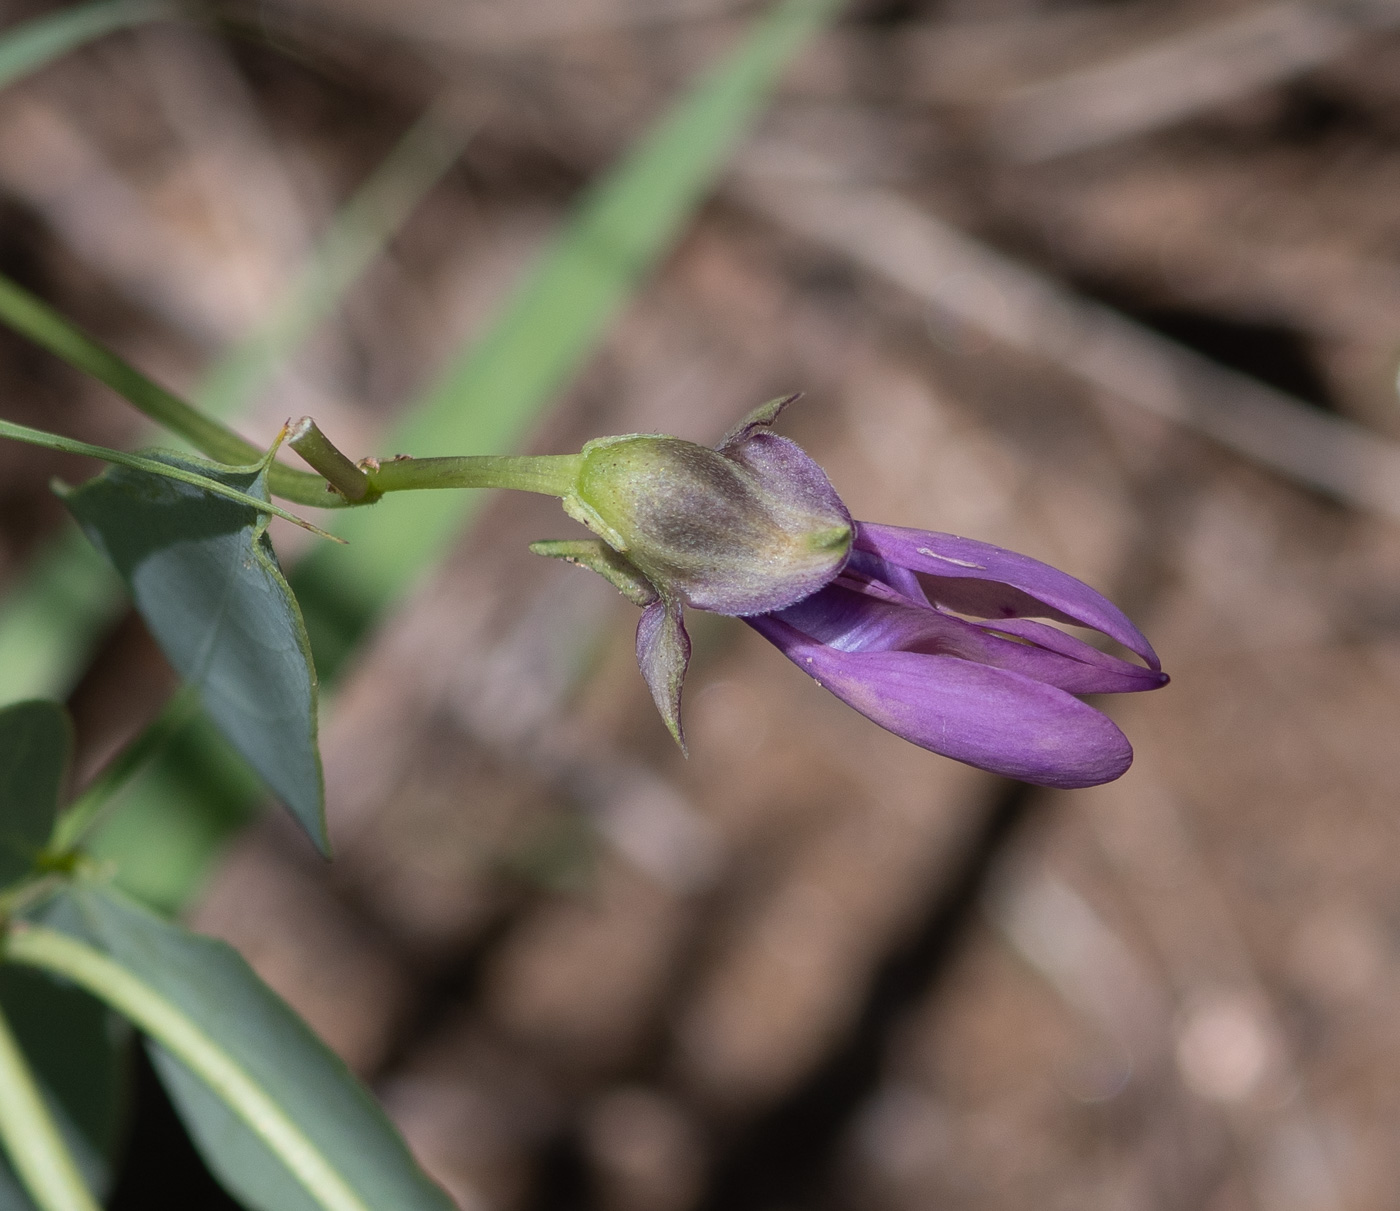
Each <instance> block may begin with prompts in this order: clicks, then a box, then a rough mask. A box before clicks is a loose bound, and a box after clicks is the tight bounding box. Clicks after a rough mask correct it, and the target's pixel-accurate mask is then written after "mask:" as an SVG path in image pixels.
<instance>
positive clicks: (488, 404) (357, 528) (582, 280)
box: [298, 0, 839, 617]
mask: <svg viewBox="0 0 1400 1211" xmlns="http://www.w3.org/2000/svg"><path fill="white" fill-rule="evenodd" d="M838 3H839V0H781V2H780V3H778V4H776V5H775V6H774V7H773V8H772V9H770V10H769V12H768V13H767V14H766V15H765V16H764V17H762V18H760V20H759V21H758V23H757V24H756V26H755V27H754V28H753V29H752V30H751V31H750V33H749V34H748V36H747V37H746V38H745V39H744V41H743V42H741V43H740V45H739V46H738V47H737V48H736V49H735V50H734V51H733V52H732V53H731V54H730V55H729V56H728V57H727V58H726V59H724V60H723V61H722V62H721V63H720V64H719V65H718V67H716V68H715V69H714V70H713V71H711V72H709V73H708V74H707V75H705V76H704V77H702V78H701V80H700V81H699V82H698V83H697V84H696V85H695V86H694V87H692V88H691V89H690V91H689V92H688V93H687V94H686V95H685V96H683V97H682V98H681V99H680V101H679V102H678V103H677V104H676V105H675V107H674V108H672V109H671V110H670V112H669V113H667V114H666V115H664V116H663V117H662V119H661V120H660V121H659V122H658V123H657V124H656V126H655V127H654V128H653V129H652V130H651V131H650V133H648V134H647V135H646V136H645V137H644V138H643V139H642V140H641V141H640V142H639V143H638V144H637V145H636V146H635V147H634V148H633V149H632V150H631V151H630V152H629V153H628V155H627V156H626V157H625V158H624V159H623V161H622V162H621V163H620V164H619V165H618V166H617V167H616V168H615V169H613V170H612V172H611V173H609V174H608V175H607V176H606V177H604V178H603V179H602V180H601V181H600V182H598V183H597V184H596V185H595V186H594V187H593V188H592V189H590V190H589V191H588V193H587V194H586V195H585V197H584V198H583V200H582V202H581V203H580V205H579V208H578V209H577V211H576V212H575V214H574V216H573V218H572V219H570V220H569V222H568V223H567V224H566V225H565V226H564V228H563V230H562V231H560V233H559V234H558V236H557V237H556V238H555V239H554V241H553V242H552V243H551V244H550V246H549V247H548V248H547V249H546V251H545V253H544V255H543V256H542V258H541V259H540V261H539V263H538V264H537V265H536V267H535V269H534V271H533V272H532V273H531V274H530V275H529V276H528V278H527V279H526V280H525V281H524V282H523V283H522V284H521V286H520V288H519V289H518V290H517V292H516V293H515V295H514V297H513V298H511V300H510V301H509V302H508V304H507V305H506V307H505V310H504V311H503V312H502V313H501V315H500V316H499V318H498V319H497V320H496V322H495V324H494V325H493V326H492V327H491V328H490V330H489V331H488V332H487V333H486V334H485V336H484V337H483V338H482V339H481V340H480V341H478V342H477V343H476V344H474V345H473V346H472V347H471V348H469V349H468V350H467V351H465V352H464V353H463V354H462V355H461V356H460V357H459V358H458V359H457V360H456V361H454V362H453V363H452V364H451V365H450V366H449V367H448V368H447V370H446V372H445V373H444V374H443V375H442V376H441V378H440V379H439V380H438V382H437V383H436V385H435V386H434V387H433V388H432V389H431V390H430V391H429V392H428V393H427V394H426V396H425V397H424V398H423V399H422V400H421V401H420V402H419V404H418V405H417V406H416V407H415V408H413V409H412V410H411V412H410V413H409V416H408V419H407V420H406V421H405V422H404V423H403V424H402V425H400V426H399V427H398V428H397V429H396V430H395V431H394V433H393V434H392V435H391V436H390V438H389V439H388V441H387V442H386V443H385V446H384V449H385V450H386V451H390V450H392V451H394V452H400V451H401V452H403V453H406V454H414V455H427V454H504V453H508V452H510V451H511V450H513V449H514V448H515V447H516V446H517V445H518V444H519V443H520V441H521V440H523V438H524V436H525V434H526V432H527V431H528V430H529V428H530V426H531V425H532V424H533V423H534V421H535V419H536V418H537V417H538V416H539V415H540V413H541V411H542V409H543V408H544V406H545V405H546V404H547V403H548V402H549V401H550V400H551V399H552V398H553V396H554V395H555V393H556V392H558V391H559V390H560V389H561V388H562V387H563V386H564V385H565V384H566V383H567V382H568V381H569V380H570V379H571V378H572V377H573V376H574V375H575V374H576V373H577V372H578V371H579V370H580V369H581V368H582V366H583V364H584V362H585V361H586V360H587V359H588V357H589V356H590V355H591V354H592V353H593V351H594V350H595V349H596V348H597V347H598V345H599V343H600V341H601V340H602V337H603V336H604V334H605V333H606V332H607V330H608V329H609V327H610V326H611V324H612V322H613V319H614V318H615V317H616V315H617V313H618V312H619V311H620V310H621V308H622V307H623V305H624V304H625V303H626V302H627V301H628V299H630V298H631V297H632V295H633V293H634V292H635V291H636V289H637V287H638V286H639V285H640V284H641V282H642V280H643V279H644V278H645V277H646V276H647V275H648V274H649V273H650V272H651V271H652V270H653V269H654V268H655V267H656V266H657V264H658V263H659V262H660V261H661V259H662V258H663V257H664V256H665V254H666V253H667V252H668V251H669V250H670V248H671V247H672V245H673V244H674V242H675V240H676V238H677V236H678V235H679V233H680V231H681V230H682V229H683V228H684V226H685V224H686V223H687V222H688V221H689V219H690V218H691V216H692V215H693V214H694V212H695V210H696V208H697V207H698V206H699V204H700V203H701V202H702V201H703V200H704V198H705V197H706V195H707V194H708V193H709V192H710V190H711V189H712V188H713V187H714V185H715V182H716V180H717V179H718V177H719V174H720V172H721V171H722V169H723V168H724V165H725V164H726V162H727V161H728V159H729V157H730V156H731V154H732V153H733V151H734V150H735V148H736V146H737V144H738V142H739V139H740V137H741V136H742V135H743V134H744V132H745V131H746V130H747V129H748V127H749V125H750V124H751V123H752V121H753V120H754V119H755V118H756V117H757V115H758V114H759V112H760V111H761V110H762V109H763V107H764V105H765V104H766V103H767V101H768V98H769V96H770V95H771V93H772V90H773V88H774V86H775V85H776V84H777V82H778V78H779V76H780V75H781V73H782V71H783V69H784V68H785V67H786V66H787V64H788V63H789V62H790V61H791V59H792V57H793V55H794V54H795V53H796V52H797V51H798V50H799V49H800V48H801V47H802V46H803V45H804V44H805V42H806V41H807V39H808V37H809V36H811V35H812V34H813V33H815V32H816V31H817V30H818V29H820V28H821V27H822V25H823V24H824V23H825V22H826V21H827V19H829V18H830V16H831V15H832V14H833V13H834V12H835V10H836V8H837V7H838ZM478 502H479V494H478V493H433V492H415V493H405V494H403V495H402V496H401V497H399V498H398V499H395V500H393V501H389V502H386V503H385V504H381V505H380V506H379V507H377V508H375V509H373V510H363V511H360V512H359V513H357V514H356V515H354V516H352V515H350V514H346V515H344V516H343V517H342V518H340V519H338V524H337V527H336V528H337V530H338V532H340V533H343V534H344V535H345V536H346V537H348V538H350V539H351V540H352V544H353V545H352V547H351V548H349V549H348V550H347V552H346V553H345V554H346V557H345V558H338V559H337V558H328V557H327V555H326V554H325V553H322V552H318V553H317V554H316V555H315V556H314V557H313V560H312V561H311V563H310V565H309V566H308V567H307V568H306V569H305V570H304V572H303V573H302V574H301V575H300V576H299V577H298V584H303V583H307V582H308V581H310V580H311V579H313V578H315V577H324V578H325V579H326V580H327V581H328V585H327V587H328V588H329V589H331V591H333V593H334V594H335V595H336V596H337V597H338V598H340V599H341V601H342V603H343V604H346V605H350V604H353V606H354V607H356V612H357V613H359V614H360V615H361V616H362V617H368V616H370V615H372V614H373V613H374V612H375V611H376V610H378V609H379V608H380V607H382V606H383V605H384V604H385V603H386V602H387V601H389V600H391V599H392V598H393V597H394V596H395V595H396V594H397V593H398V592H400V591H401V590H402V589H403V588H404V587H405V584H406V582H408V581H410V580H411V579H413V578H414V577H415V576H416V575H418V574H419V573H421V572H422V571H423V569H424V568H425V567H426V566H427V565H428V564H429V563H430V562H431V561H432V559H433V558H434V556H436V555H437V554H439V553H440V552H441V551H442V549H443V548H444V547H445V545H446V544H447V542H448V540H449V539H450V538H451V536H452V534H453V533H454V532H455V531H456V530H457V529H458V528H459V527H460V526H461V525H462V523H463V521H464V520H465V519H466V518H467V517H468V516H469V515H470V513H471V511H472V510H473V509H474V508H476V507H477V504H478Z"/></svg>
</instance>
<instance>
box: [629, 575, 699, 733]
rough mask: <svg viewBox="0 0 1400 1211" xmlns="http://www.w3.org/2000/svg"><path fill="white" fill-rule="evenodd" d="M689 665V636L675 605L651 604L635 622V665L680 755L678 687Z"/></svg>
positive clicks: (678, 607) (679, 692)
mask: <svg viewBox="0 0 1400 1211" xmlns="http://www.w3.org/2000/svg"><path fill="white" fill-rule="evenodd" d="M689 663H690V636H689V635H687V634H686V630H685V619H684V617H683V615H682V612H681V603H680V602H679V601H667V600H665V599H664V598H662V599H661V600H658V601H653V602H652V603H651V605H649V606H647V607H646V609H644V610H643V611H642V616H641V618H640V619H638V621H637V664H638V666H639V667H640V668H641V670H642V676H643V677H644V678H645V679H646V683H647V688H648V689H650V690H651V697H652V701H653V702H655V703H656V709H657V710H658V711H660V712H661V718H662V720H663V721H664V722H665V724H666V727H667V728H668V729H669V730H670V732H671V735H672V736H673V737H675V741H676V743H677V744H679V745H680V746H681V752H683V753H684V752H685V751H686V747H685V733H684V732H682V731H681V686H682V685H683V684H684V682H685V670H686V666H687V665H689Z"/></svg>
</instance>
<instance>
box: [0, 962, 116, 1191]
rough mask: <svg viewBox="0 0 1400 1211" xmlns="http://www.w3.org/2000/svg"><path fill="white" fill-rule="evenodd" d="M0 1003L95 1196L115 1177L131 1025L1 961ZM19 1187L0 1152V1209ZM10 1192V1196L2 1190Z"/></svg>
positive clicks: (84, 996) (89, 1001) (72, 991)
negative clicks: (114, 1165) (129, 1027)
mask: <svg viewBox="0 0 1400 1211" xmlns="http://www.w3.org/2000/svg"><path fill="white" fill-rule="evenodd" d="M0 1006H3V1008H4V1012H5V1016H6V1017H8V1018H9V1020H10V1025H11V1026H12V1027H13V1029H14V1032H15V1035H16V1037H17V1038H18V1039H19V1042H20V1046H21V1047H22V1048H23V1049H24V1053H25V1055H26V1056H27V1057H28V1059H29V1062H30V1063H31V1064H32V1065H33V1067H34V1071H35V1073H36V1075H37V1076H38V1078H39V1082H40V1085H41V1086H42V1088H43V1090H44V1092H45V1094H46V1095H47V1100H48V1102H49V1105H50V1108H51V1110H52V1112H53V1115H54V1118H55V1120H56V1121H57V1122H58V1125H59V1128H60V1130H61V1131H62V1132H63V1137H64V1142H65V1143H67V1145H68V1149H69V1151H70V1152H71V1153H72V1154H73V1157H74V1159H75V1160H76V1161H77V1162H78V1167H79V1169H80V1170H81V1171H82V1174H83V1177H84V1178H85V1179H86V1181H87V1183H88V1186H89V1187H90V1188H91V1189H92V1190H93V1191H94V1192H96V1194H97V1195H98V1197H102V1196H103V1195H105V1194H106V1192H107V1190H108V1188H109V1187H110V1185H111V1182H112V1177H113V1159H114V1154H115V1150H116V1147H117V1144H118V1142H119V1136H120V1128H121V1125H122V1118H123V1114H124V1111H125V1108H126V1102H127V1097H128V1092H129V1089H128V1083H129V1082H128V1077H129V1072H128V1067H129V1065H128V1059H127V1051H128V1045H129V1043H130V1035H131V1032H130V1030H129V1029H127V1027H126V1023H125V1022H123V1021H122V1020H121V1018H119V1017H117V1015H116V1014H114V1013H112V1011H111V1010H109V1009H108V1008H107V1007H106V1006H105V1005H103V1004H102V1002H101V1001H98V1000H96V999H95V998H94V997H91V996H89V995H88V994H87V993H85V992H83V991H81V990H79V989H77V988H73V987H71V986H69V985H61V984H57V983H55V982H54V981H53V980H51V979H49V978H48V977H47V976H45V975H41V974H40V973H39V972H36V971H29V970H26V969H24V968H21V967H13V966H6V967H3V968H0ZM15 1195H18V1196H20V1197H25V1196H23V1195H21V1194H20V1189H19V1186H18V1183H17V1182H16V1180H15V1177H14V1174H13V1171H11V1170H10V1169H9V1167H8V1166H7V1165H6V1164H5V1162H4V1159H3V1158H0V1211H3V1209H5V1208H8V1207H9V1206H11V1205H14V1206H18V1207H26V1208H27V1207H28V1206H29V1205H30V1204H29V1202H28V1200H27V1198H25V1201H23V1202H14V1197H13V1196H15ZM7 1196H8V1197H7Z"/></svg>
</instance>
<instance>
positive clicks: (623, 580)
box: [530, 538, 660, 606]
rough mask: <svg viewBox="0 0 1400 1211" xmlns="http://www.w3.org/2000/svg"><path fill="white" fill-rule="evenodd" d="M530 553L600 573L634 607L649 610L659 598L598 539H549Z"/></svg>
mask: <svg viewBox="0 0 1400 1211" xmlns="http://www.w3.org/2000/svg"><path fill="white" fill-rule="evenodd" d="M530 550H531V551H532V552H534V554H536V555H544V556H547V557H548V558H550V559H563V560H566V561H568V562H569V563H573V564H577V565H578V566H579V567H581V568H587V569H588V570H589V571H591V572H597V573H598V575H599V576H601V577H602V578H603V579H604V580H606V581H607V582H608V583H609V584H610V585H612V587H613V588H615V589H616V590H617V591H618V592H619V593H621V594H622V595H623V596H624V597H625V598H627V600H628V601H630V602H631V603H632V604H633V605H639V606H649V605H651V603H652V602H654V601H656V600H657V598H658V597H659V596H660V595H659V594H658V593H657V591H656V590H655V589H654V588H653V587H652V583H651V581H649V580H648V579H647V578H646V577H645V576H643V575H642V574H641V573H640V572H639V571H637V569H636V568H634V567H633V566H632V565H631V564H630V563H628V562H627V559H626V558H625V557H624V556H622V555H619V554H618V553H617V552H616V551H614V550H613V549H612V548H611V547H610V546H608V544H607V543H605V542H602V541H601V540H599V539H596V538H594V539H588V538H584V539H577V540H563V539H550V540H547V541H544V542H532V543H531V544H530Z"/></svg>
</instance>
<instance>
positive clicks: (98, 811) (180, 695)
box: [45, 685, 199, 865]
mask: <svg viewBox="0 0 1400 1211" xmlns="http://www.w3.org/2000/svg"><path fill="white" fill-rule="evenodd" d="M198 713H199V691H198V690H197V689H195V687H194V686H190V685H187V686H184V687H182V688H181V689H180V690H178V691H176V693H175V696H174V697H173V698H171V699H170V701H169V702H168V703H166V705H165V709H164V710H162V711H161V713H160V714H159V715H157V716H156V718H155V719H154V720H153V721H152V722H151V723H150V724H149V725H147V727H146V729H145V730H144V731H143V732H142V733H141V734H140V735H139V736H137V737H136V739H135V740H133V741H132V742H131V743H130V744H128V745H127V746H126V748H124V749H123V750H122V751H121V752H120V753H118V754H117V756H116V757H115V758H114V759H113V760H112V762H111V763H110V764H109V765H107V766H106V767H105V768H104V769H103V770H102V772H101V773H100V774H98V775H97V777H96V778H94V779H93V781H92V784H91V785H90V786H88V788H87V789H86V790H85V791H83V793H82V794H81V795H79V796H78V797H77V798H76V799H74V800H73V802H72V803H71V804H70V805H69V807H68V810H67V811H65V812H64V813H63V815H62V816H60V817H59V819H58V822H57V823H56V824H55V825H54V831H53V838H52V840H50V842H49V845H48V849H47V851H46V853H45V859H46V860H47V861H48V862H50V863H51V864H54V865H60V864H62V863H63V862H64V860H65V859H66V858H67V856H68V855H69V854H70V853H71V852H72V850H73V849H74V847H75V846H77V845H78V844H79V843H80V842H81V841H82V840H83V838H84V837H86V836H87V835H88V834H89V833H90V832H91V831H92V830H93V827H94V826H95V825H96V824H97V823H98V821H99V820H100V819H101V817H102V813H103V809H104V808H106V807H107V805H108V804H110V803H111V802H112V800H113V799H114V798H115V796H116V795H117V793H118V792H119V791H121V789H122V788H123V787H124V786H126V784H127V783H128V782H130V781H131V779H132V778H133V777H135V776H136V775H137V774H138V773H140V772H141V770H142V769H143V768H144V767H145V766H146V764H147V763H148V762H149V761H150V760H151V759H152V758H154V757H156V756H158V755H159V754H160V753H161V751H162V750H163V749H164V748H165V746H166V745H167V744H169V743H170V741H171V739H172V738H173V737H174V736H175V734H176V733H177V732H179V731H180V729H181V728H183V727H184V726H185V725H186V724H187V723H189V721H190V720H191V719H193V718H194V717H195V715H197V714H198Z"/></svg>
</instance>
